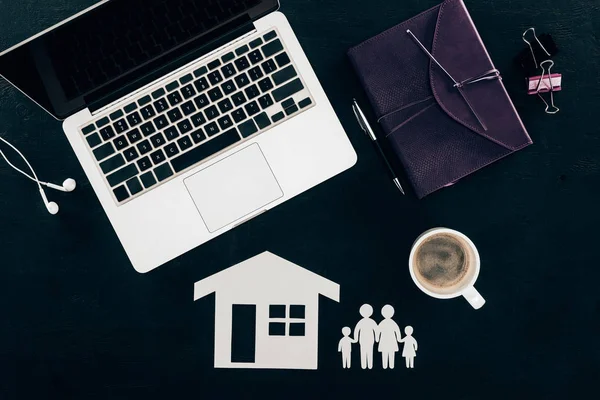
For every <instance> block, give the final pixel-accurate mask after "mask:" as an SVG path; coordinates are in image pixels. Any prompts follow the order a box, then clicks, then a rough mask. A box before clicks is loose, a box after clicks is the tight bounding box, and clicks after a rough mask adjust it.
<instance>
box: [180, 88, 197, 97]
mask: <svg viewBox="0 0 600 400" xmlns="http://www.w3.org/2000/svg"><path fill="white" fill-rule="evenodd" d="M181 94H182V95H183V98H184V99H189V98H191V97H194V96H195V95H196V91H195V90H194V87H193V86H192V85H186V86H184V87H182V88H181Z"/></svg>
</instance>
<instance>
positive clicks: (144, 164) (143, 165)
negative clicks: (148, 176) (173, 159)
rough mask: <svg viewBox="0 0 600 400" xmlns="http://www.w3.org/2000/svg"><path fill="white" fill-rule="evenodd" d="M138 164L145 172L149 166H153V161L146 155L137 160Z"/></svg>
mask: <svg viewBox="0 0 600 400" xmlns="http://www.w3.org/2000/svg"><path fill="white" fill-rule="evenodd" d="M137 166H138V168H139V169H140V171H142V172H143V171H146V170H147V169H148V168H150V167H152V162H151V161H150V158H148V157H144V158H141V159H139V160H138V161H137Z"/></svg>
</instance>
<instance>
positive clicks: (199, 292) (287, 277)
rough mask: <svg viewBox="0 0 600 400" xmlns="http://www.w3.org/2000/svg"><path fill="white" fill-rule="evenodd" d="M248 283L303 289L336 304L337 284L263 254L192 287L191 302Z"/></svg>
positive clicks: (266, 253) (338, 299)
mask: <svg viewBox="0 0 600 400" xmlns="http://www.w3.org/2000/svg"><path fill="white" fill-rule="evenodd" d="M248 283H252V284H254V285H255V286H261V285H264V287H265V289H266V288H268V287H269V286H270V285H291V286H293V287H305V288H307V290H312V291H314V292H317V293H319V294H322V295H323V296H326V297H329V298H330V299H331V300H334V301H337V302H339V301H340V285H338V284H337V283H335V282H332V281H330V280H329V279H326V278H323V277H322V276H321V275H318V274H315V273H314V272H311V271H309V270H307V269H305V268H302V267H300V266H298V265H296V264H294V263H292V262H289V261H288V260H286V259H284V258H281V257H279V256H277V255H275V254H273V253H270V252H268V251H265V252H264V253H261V254H259V255H257V256H254V257H252V258H250V259H248V260H246V261H243V262H241V263H239V264H236V265H234V266H232V267H229V268H227V269H225V270H223V271H221V272H218V273H216V274H214V275H211V276H209V277H208V278H205V279H203V280H201V281H198V282H196V283H195V284H194V301H195V300H198V299H200V298H202V297H204V296H207V295H209V294H211V293H213V292H218V291H219V290H221V289H229V290H231V289H232V288H235V287H236V286H237V285H240V284H243V285H246V284H248Z"/></svg>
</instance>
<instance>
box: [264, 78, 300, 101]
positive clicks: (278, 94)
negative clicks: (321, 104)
mask: <svg viewBox="0 0 600 400" xmlns="http://www.w3.org/2000/svg"><path fill="white" fill-rule="evenodd" d="M302 89H304V85H303V84H302V81H300V78H297V79H294V80H293V81H291V82H289V83H286V84H285V85H283V86H281V87H279V88H277V89H275V90H273V92H272V93H271V94H272V95H273V98H274V99H275V101H276V102H280V101H281V100H283V99H286V98H288V97H290V96H291V95H293V94H295V93H298V92H299V91H301V90H302Z"/></svg>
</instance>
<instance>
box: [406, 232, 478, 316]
mask: <svg viewBox="0 0 600 400" xmlns="http://www.w3.org/2000/svg"><path fill="white" fill-rule="evenodd" d="M440 234H444V235H447V236H451V237H453V238H454V239H456V240H457V241H459V242H460V243H461V248H463V250H465V251H467V252H468V254H467V262H468V263H469V264H468V267H469V268H468V270H467V272H466V274H465V276H464V277H463V278H462V279H460V281H459V283H458V284H457V285H453V287H452V288H437V287H435V286H434V285H431V284H427V283H426V282H421V281H420V280H419V278H418V277H417V273H416V272H415V268H416V266H415V262H414V259H415V256H416V252H417V250H418V249H419V247H420V246H421V244H422V243H423V242H425V241H426V240H427V239H429V238H431V237H432V236H436V235H440ZM462 245H464V246H462ZM480 267H481V260H480V258H479V252H478V251H477V247H475V244H473V242H472V241H471V239H469V238H468V237H467V236H465V235H464V234H462V233H460V232H458V231H455V230H452V229H448V228H433V229H430V230H428V231H426V232H423V233H422V234H421V236H419V237H418V238H417V240H415V243H414V244H413V246H412V249H411V251H410V258H409V259H408V269H409V271H410V276H411V277H412V279H413V281H414V282H415V284H416V285H417V287H418V288H419V289H421V290H422V291H423V292H424V293H426V294H428V295H429V296H431V297H435V298H436V299H452V298H455V297H458V296H463V297H464V298H465V299H467V301H468V302H469V303H470V304H471V306H473V308H474V309H476V310H477V309H479V308H481V307H482V306H483V305H484V304H485V299H484V298H483V297H481V295H480V294H479V292H478V291H477V290H476V289H475V287H474V286H473V285H474V284H475V281H476V280H477V277H478V276H479V269H480Z"/></svg>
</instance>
